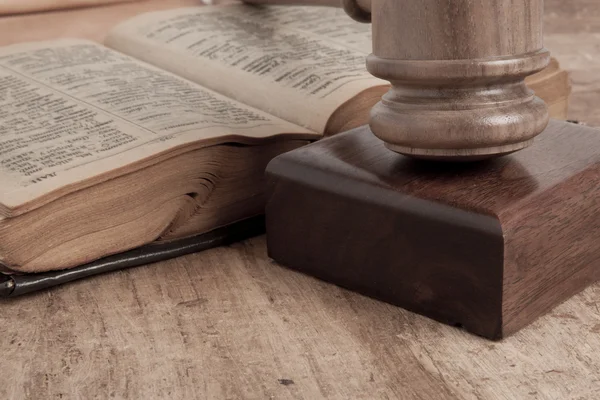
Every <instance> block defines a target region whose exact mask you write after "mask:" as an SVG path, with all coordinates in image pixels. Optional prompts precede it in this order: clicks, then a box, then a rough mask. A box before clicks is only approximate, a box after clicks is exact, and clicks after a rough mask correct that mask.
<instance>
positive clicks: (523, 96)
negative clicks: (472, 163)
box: [367, 0, 549, 161]
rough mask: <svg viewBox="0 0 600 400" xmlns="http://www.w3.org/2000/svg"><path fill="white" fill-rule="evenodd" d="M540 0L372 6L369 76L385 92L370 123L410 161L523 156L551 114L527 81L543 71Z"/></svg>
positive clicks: (382, 0) (385, 0) (383, 0)
mask: <svg viewBox="0 0 600 400" xmlns="http://www.w3.org/2000/svg"><path fill="white" fill-rule="evenodd" d="M542 18H543V0H531V1H527V2H520V3H515V2H513V1H512V0H490V1H485V2H480V1H472V0H422V1H418V2H415V1H410V0H406V1H396V0H376V1H375V2H373V4H372V20H373V54H371V55H370V56H369V58H368V59H367V68H368V70H369V72H371V73H372V74H373V75H375V76H376V77H378V78H382V79H385V80H388V81H390V82H391V84H392V88H391V90H390V91H389V92H388V94H386V95H385V96H384V97H383V100H382V101H381V102H380V103H378V104H377V105H376V106H375V107H374V108H373V110H372V112H371V121H370V123H369V125H370V126H371V130H372V131H373V133H374V134H375V135H376V136H377V137H378V138H380V139H381V140H383V141H384V142H386V145H387V147H388V148H389V149H391V150H393V151H396V152H398V153H401V154H404V155H408V156H411V157H416V158H426V159H442V160H459V161H464V160H469V159H474V160H479V159H483V158H490V157H494V156H497V155H503V154H508V153H511V152H513V151H518V150H521V149H523V148H525V147H527V146H529V145H530V144H531V143H532V140H533V138H534V137H535V136H537V135H538V134H539V133H540V132H542V130H543V129H544V128H545V127H546V125H547V123H548V110H547V106H546V105H545V104H544V102H543V101H542V100H541V99H540V98H538V97H536V96H535V95H534V94H533V92H531V91H530V90H528V88H527V86H526V85H525V82H524V79H525V78H526V77H527V76H529V75H532V74H534V73H536V72H539V71H541V70H542V69H543V68H545V67H546V66H547V65H548V62H549V53H548V51H547V50H546V49H544V47H543V43H542V42H543V41H542V39H543V36H542Z"/></svg>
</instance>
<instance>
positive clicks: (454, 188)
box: [266, 121, 600, 339]
mask: <svg viewBox="0 0 600 400" xmlns="http://www.w3.org/2000/svg"><path fill="white" fill-rule="evenodd" d="M267 175H268V182H269V199H268V203H267V209H266V224H267V241H268V249H269V255H270V256H271V257H272V258H273V259H275V260H276V261H278V262H279V263H281V264H283V265H285V266H288V267H291V268H293V269H296V270H299V271H302V272H305V273H307V274H310V275H314V276H316V277H318V278H321V279H324V280H326V281H329V282H333V283H335V284H337V285H340V286H343V287H346V288H349V289H352V290H355V291H358V292H361V293H363V294H366V295H369V296H372V297H375V298H378V299H381V300H384V301H387V302H390V303H392V304H395V305H398V306H401V307H404V308H406V309H409V310H412V311H415V312H418V313H421V314H423V315H426V316H428V317H431V318H434V319H436V320H439V321H442V322H445V323H449V324H453V325H460V326H463V327H464V328H465V329H467V330H468V331H470V332H473V333H475V334H478V335H481V336H485V337H487V338H491V339H499V338H502V337H504V336H506V335H509V334H511V333H513V332H515V331H517V330H519V329H520V328H522V327H523V326H525V325H527V324H529V323H530V322H532V321H533V320H534V319H535V318H537V317H538V316H540V315H542V314H543V313H545V312H547V311H549V310H550V309H551V308H552V307H554V306H556V305H557V304H558V303H560V302H562V301H563V300H565V299H567V298H568V297H570V296H572V295H573V294H575V293H577V292H578V291H580V290H582V289H583V288H585V287H586V286H587V285H589V284H590V283H592V282H595V281H596V280H597V279H598V277H599V270H600V268H599V264H600V131H597V130H595V129H591V128H586V127H582V126H578V125H574V124H570V123H567V122H558V121H551V123H550V125H549V126H548V128H547V129H546V131H545V132H544V133H543V134H542V135H541V136H540V137H539V139H537V140H536V143H535V144H534V145H533V146H531V147H530V148H528V149H525V150H523V151H520V152H518V153H515V154H512V155H510V156H506V157H503V158H500V159H495V160H490V161H483V162H479V163H469V164H448V163H432V162H425V161H417V160H412V159H410V158H407V157H404V156H401V155H399V154H396V153H393V152H391V151H390V150H388V149H386V148H385V147H384V145H383V143H382V142H381V141H380V140H379V139H377V138H375V137H374V136H373V135H372V134H371V132H370V131H369V129H368V128H367V127H361V128H358V129H355V130H352V131H349V132H345V133H342V134H340V135H337V136H334V137H332V138H328V139H325V140H322V141H320V142H317V143H314V144H311V145H309V146H306V147H304V148H301V149H298V150H294V151H292V152H290V153H287V154H284V155H282V156H279V157H277V158H276V159H274V160H273V161H272V162H271V163H270V165H269V166H268V168H267Z"/></svg>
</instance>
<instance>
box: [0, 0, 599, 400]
mask: <svg viewBox="0 0 600 400" xmlns="http://www.w3.org/2000/svg"><path fill="white" fill-rule="evenodd" d="M595 1H596V0H572V1H570V2H565V1H564V0H546V7H547V12H546V14H547V17H546V30H547V35H546V44H547V47H548V48H550V50H551V51H553V52H554V55H555V56H556V57H557V58H558V59H559V61H560V62H561V64H562V66H563V68H566V69H568V70H570V71H572V79H573V84H574V92H573V98H572V102H571V118H577V119H580V120H583V121H586V122H588V124H589V125H592V126H600V115H598V113H596V112H595V108H596V104H597V103H598V101H599V100H600V55H599V54H600V53H599V51H598V50H599V46H600V10H598V9H599V8H598V7H597V6H596V5H595ZM197 3H198V2H197V1H193V0H155V1H146V2H141V3H137V4H136V3H131V4H121V5H114V6H109V7H101V8H98V9H94V10H91V9H87V10H71V11H62V12H54V13H47V14H34V15H28V16H12V17H5V18H1V19H0V44H8V43H14V42H19V41H24V40H40V39H47V38H52V37H61V36H78V37H86V38H91V39H95V40H101V39H102V37H103V36H104V33H105V32H106V30H107V29H108V28H109V27H110V26H112V25H114V24H115V23H116V22H118V20H119V19H124V18H127V17H129V16H131V15H134V14H135V13H137V12H139V10H149V9H158V8H169V7H173V6H177V5H191V4H197ZM599 303H600V285H595V286H593V287H590V288H588V289H586V290H585V291H583V292H582V293H580V294H578V295H576V296H575V297H573V298H572V299H570V300H568V301H567V302H565V303H563V304H562V305H560V306H559V307H557V308H556V309H554V310H553V311H552V312H550V313H549V314H548V315H546V316H544V317H542V318H540V319H539V320H537V321H536V322H535V323H533V324H532V325H530V326H529V327H527V328H525V329H523V330H522V331H521V332H519V333H517V334H515V335H513V336H511V337H509V338H507V339H505V340H504V341H502V342H490V341H487V340H484V339H481V338H478V337H475V336H472V335H470V334H468V333H465V332H463V331H461V330H459V329H457V328H452V327H449V326H445V325H442V324H439V323H437V322H434V321H431V320H429V319H427V318H425V317H421V316H418V315H415V314H412V313H410V312H407V311H404V310H402V309H400V308H397V307H394V306H391V305H388V304H385V303H382V302H378V301H375V300H372V299H369V298H366V297H363V296H361V295H358V294H355V293H351V292H349V291H346V290H343V289H340V288H338V287H335V286H332V285H329V284H326V283H323V282H320V281H318V280H316V279H313V278H311V277H308V276H305V275H302V274H299V273H296V272H293V271H290V270H287V269H285V268H282V267H280V266H278V265H277V264H276V263H274V262H273V261H271V260H269V258H268V257H267V255H266V246H265V238H264V237H258V238H255V239H251V240H248V241H245V242H242V243H237V244H235V245H232V246H228V247H222V248H217V249H213V250H209V251H205V252H203V253H199V254H193V255H189V256H185V257H181V258H178V259H175V260H170V261H168V262H163V263H159V264H154V265H149V266H145V267H140V268H135V269H130V270H125V271H120V272H116V273H111V274H106V275H103V276H100V277H96V278H93V279H87V280H82V281H79V282H75V283H72V284H67V285H64V286H61V287H58V288H55V289H52V290H48V291H44V292H40V293H36V294H33V295H29V296H25V297H21V298H15V299H9V300H6V301H2V302H1V303H0V343H1V344H2V349H3V351H4V353H3V356H2V358H0V370H1V371H2V378H0V384H1V385H0V398H6V399H9V398H11V399H17V398H40V399H51V398H52V399H53V398H86V399H87V398H90V399H91V398H109V397H110V398H112V397H114V398H142V399H150V398H169V399H180V398H181V399H188V398H205V399H270V398H272V399H320V398H331V399H349V398H352V399H386V398H390V399H397V398H401V399H405V398H406V399H413V398H414V399H438V398H445V399H454V398H456V399H459V398H460V399H482V398H483V399H507V398H509V399H510V398H523V399H526V398H530V399H593V398H599V397H600V308H599V305H598V304H599Z"/></svg>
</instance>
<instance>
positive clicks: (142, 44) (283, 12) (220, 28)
mask: <svg viewBox="0 0 600 400" xmlns="http://www.w3.org/2000/svg"><path fill="white" fill-rule="evenodd" d="M369 29H370V28H369V26H368V25H360V24H358V23H356V22H353V21H352V20H350V18H348V17H347V16H346V15H345V14H343V11H342V10H339V9H335V8H327V7H277V6H271V7H261V8H257V7H251V6H245V5H231V6H214V7H195V8H184V9H176V10H168V11H161V12H154V13H148V14H143V15H141V16H138V17H135V18H133V19H131V20H129V21H126V22H125V23H123V24H121V25H119V26H118V27H117V28H115V29H114V30H113V31H112V32H111V33H110V34H109V35H108V37H107V40H106V44H107V45H108V46H109V47H112V48H115V49H118V50H120V51H122V52H124V53H127V54H130V55H133V56H134V57H136V58H139V59H142V60H144V61H147V62H149V63H151V64H154V65H157V66H160V67H161V68H164V69H166V70H169V71H171V72H173V73H175V74H177V75H180V76H183V77H185V78H187V79H190V80H192V81H194V82H197V83H199V84H201V85H202V86H205V87H208V88H210V89H213V90H215V91H217V92H219V93H222V94H224V95H226V96H228V97H231V98H235V99H236V100H238V101H240V102H242V103H245V104H248V105H250V106H252V107H255V108H259V109H261V110H264V111H266V112H268V113H270V114H273V115H276V116H278V117H280V118H283V119H285V120H288V121H290V122H293V123H296V124H299V125H302V126H304V127H307V128H309V129H311V130H314V131H317V132H323V131H324V129H325V125H326V123H327V120H328V119H329V117H330V116H331V114H332V113H333V112H334V111H335V110H336V109H337V108H338V107H339V106H340V105H341V104H343V103H344V102H345V101H347V100H349V99H350V98H352V97H354V96H356V95H357V94H359V93H360V92H362V91H363V90H365V89H367V88H370V87H373V86H377V85H382V84H387V83H386V82H383V81H381V80H379V79H376V78H374V77H373V76H371V75H370V74H369V73H368V72H367V71H366V67H365V56H366V55H367V54H368V53H369V51H370V44H369V42H368V37H369Z"/></svg>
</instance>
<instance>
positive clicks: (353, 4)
mask: <svg viewBox="0 0 600 400" xmlns="http://www.w3.org/2000/svg"><path fill="white" fill-rule="evenodd" d="M243 1H244V2H245V3H250V4H279V5H290V6H291V5H303V6H330V7H344V10H346V12H347V13H348V15H350V16H351V17H352V18H354V19H355V20H357V21H360V22H371V0H243Z"/></svg>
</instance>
